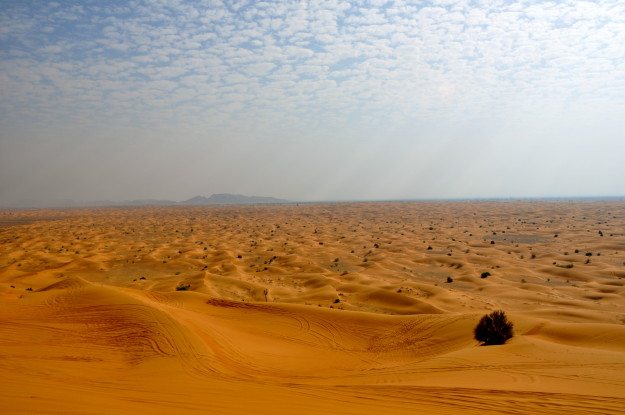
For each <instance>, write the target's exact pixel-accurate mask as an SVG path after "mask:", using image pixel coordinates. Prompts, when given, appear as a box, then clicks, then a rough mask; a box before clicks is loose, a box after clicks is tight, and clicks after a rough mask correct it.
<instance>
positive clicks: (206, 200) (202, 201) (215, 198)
mask: <svg viewBox="0 0 625 415" xmlns="http://www.w3.org/2000/svg"><path fill="white" fill-rule="evenodd" d="M278 203H290V201H288V200H285V199H277V198H275V197H263V196H243V195H233V194H230V193H217V194H213V195H211V196H209V197H205V196H195V197H192V198H191V199H188V200H184V201H182V202H179V204H180V205H193V206H199V205H259V204H278Z"/></svg>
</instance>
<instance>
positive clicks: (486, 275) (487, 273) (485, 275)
mask: <svg viewBox="0 0 625 415" xmlns="http://www.w3.org/2000/svg"><path fill="white" fill-rule="evenodd" d="M488 277H490V272H488V271H485V272H482V275H480V278H488Z"/></svg>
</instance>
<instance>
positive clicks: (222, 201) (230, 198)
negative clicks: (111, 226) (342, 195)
mask: <svg viewBox="0 0 625 415" xmlns="http://www.w3.org/2000/svg"><path fill="white" fill-rule="evenodd" d="M279 203H291V202H290V201H289V200H285V199H277V198H275V197H260V196H243V195H233V194H229V193H219V194H214V195H211V196H209V197H205V196H195V197H192V198H191V199H188V200H183V201H182V202H176V201H173V200H167V199H137V200H125V201H120V202H115V201H110V200H96V201H90V202H77V201H74V200H71V199H63V200H53V201H48V202H42V201H38V200H22V201H20V202H17V203H13V204H5V205H2V206H0V208H8V209H28V208H89V207H105V206H175V205H182V206H204V205H260V204H279Z"/></svg>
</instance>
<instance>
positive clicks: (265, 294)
mask: <svg viewBox="0 0 625 415" xmlns="http://www.w3.org/2000/svg"><path fill="white" fill-rule="evenodd" d="M267 294H269V288H265V289H264V290H263V295H264V296H265V302H267Z"/></svg>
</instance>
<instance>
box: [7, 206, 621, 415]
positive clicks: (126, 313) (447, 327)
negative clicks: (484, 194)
mask: <svg viewBox="0 0 625 415" xmlns="http://www.w3.org/2000/svg"><path fill="white" fill-rule="evenodd" d="M485 272H488V273H490V275H489V276H487V277H486V278H481V275H482V273H485ZM448 277H451V279H452V280H453V282H449V283H448V282H446V281H447V279H448ZM624 278H625V203H624V202H610V203H608V202H575V203H572V202H492V203H487V202H480V203H477V202H457V203H359V204H334V205H299V206H297V205H288V206H256V207H207V208H195V207H184V208H183V207H175V208H165V207H159V208H156V207H155V208H129V209H92V210H34V211H5V212H0V378H1V379H3V380H2V387H0V411H1V412H2V413H23V414H43V413H45V414H49V413H59V414H60V413H63V414H66V413H76V414H91V413H94V414H95V413H97V414H101V413H129V414H130V413H132V414H135V413H148V414H152V413H154V414H160V413H163V414H165V413H167V414H172V413H176V414H178V413H198V414H199V413H220V414H227V413H315V414H316V413H321V412H325V413H342V414H362V413H371V414H383V413H389V414H397V413H441V414H443V413H445V414H446V413H480V414H484V413H533V414H537V413H554V414H555V413H557V414H560V413H568V414H573V413H584V414H587V413H623V412H624V410H623V408H625V279H624ZM493 309H503V310H505V311H506V312H507V313H508V314H509V316H510V319H511V320H512V321H513V322H514V323H515V332H516V336H515V337H514V338H513V339H512V340H511V341H510V342H509V343H507V344H506V345H503V346H488V347H485V346H479V345H478V343H477V342H476V341H475V340H473V336H472V330H473V327H474V326H475V324H476V323H477V321H478V320H479V318H480V317H481V316H482V315H483V314H484V313H485V312H488V311H490V310H493Z"/></svg>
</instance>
